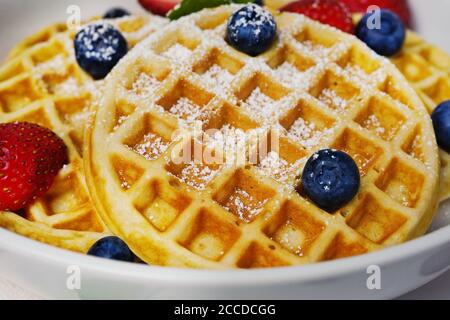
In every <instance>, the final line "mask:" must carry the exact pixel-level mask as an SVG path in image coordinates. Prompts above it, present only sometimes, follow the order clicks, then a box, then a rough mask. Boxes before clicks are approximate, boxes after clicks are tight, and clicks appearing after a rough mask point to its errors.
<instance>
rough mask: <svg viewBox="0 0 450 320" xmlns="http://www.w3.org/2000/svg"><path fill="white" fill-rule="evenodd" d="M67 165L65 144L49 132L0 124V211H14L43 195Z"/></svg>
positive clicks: (17, 124) (33, 126)
mask: <svg viewBox="0 0 450 320" xmlns="http://www.w3.org/2000/svg"><path fill="white" fill-rule="evenodd" d="M67 162H68V156H67V148H66V145H65V144H64V142H63V141H62V140H61V139H60V138H59V137H58V136H57V135H56V134H55V133H53V132H52V131H50V130H49V129H47V128H43V127H41V126H38V125H36V124H31V123H27V122H15V123H7V124H5V123H3V124H0V210H11V211H17V210H20V209H22V208H24V207H25V206H27V205H28V204H30V203H31V202H32V201H33V200H34V199H36V198H37V197H41V196H43V195H44V194H45V193H46V192H47V191H48V190H49V189H50V187H51V185H52V184H53V181H54V180H55V177H56V175H57V174H58V171H59V170H60V169H61V168H62V167H63V166H64V164H66V163H67Z"/></svg>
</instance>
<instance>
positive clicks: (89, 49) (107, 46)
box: [74, 23, 128, 80]
mask: <svg viewBox="0 0 450 320" xmlns="http://www.w3.org/2000/svg"><path fill="white" fill-rule="evenodd" d="M74 45H75V55H76V58H77V61H78V64H79V65H80V67H81V68H82V69H83V70H84V71H86V72H87V73H89V74H90V75H91V76H92V77H93V78H94V79H96V80H99V79H103V78H104V77H106V75H108V73H109V72H110V71H111V70H112V68H114V66H115V65H116V64H117V63H118V62H119V60H120V59H122V58H123V57H124V56H125V55H126V54H127V52H128V44H127V41H126V40H125V38H124V37H123V35H122V34H121V33H120V31H118V30H117V29H115V28H114V27H113V26H111V25H109V24H105V23H99V24H92V25H89V26H87V27H85V28H83V29H82V30H81V31H80V32H78V33H77V35H76V36H75V40H74Z"/></svg>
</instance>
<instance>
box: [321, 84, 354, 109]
mask: <svg viewBox="0 0 450 320" xmlns="http://www.w3.org/2000/svg"><path fill="white" fill-rule="evenodd" d="M318 98H319V100H321V101H322V102H324V103H325V104H326V105H328V106H330V107H332V108H334V109H338V110H341V111H344V110H345V109H347V107H348V101H347V100H345V99H343V98H342V97H340V96H339V95H338V94H337V93H336V91H334V90H332V89H329V88H326V89H324V90H322V92H321V94H320V95H319V97H318Z"/></svg>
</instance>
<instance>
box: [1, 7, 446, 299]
mask: <svg viewBox="0 0 450 320" xmlns="http://www.w3.org/2000/svg"><path fill="white" fill-rule="evenodd" d="M73 4H77V5H79V6H80V8H81V10H82V14H83V15H84V16H85V17H89V16H91V15H96V14H99V13H102V12H103V11H105V10H106V9H107V8H110V7H111V6H113V5H122V6H123V5H124V2H123V1H117V0H116V1H112V0H104V1H103V0H95V1H92V0H86V1H84V0H68V1H67V0H60V1H52V0H40V1H33V0H10V1H8V0H0V6H1V10H0V30H2V42H1V44H0V59H2V58H3V57H4V56H5V54H6V53H7V52H8V50H9V49H10V48H11V47H12V46H13V45H14V44H15V43H16V42H17V41H18V40H20V39H21V38H23V37H24V36H25V35H27V34H30V33H33V32H35V30H37V28H39V27H43V26H45V25H48V24H50V23H52V22H57V21H61V20H65V19H66V17H67V15H66V9H67V6H68V5H73ZM412 4H413V8H414V11H415V12H417V13H419V15H417V16H416V26H417V28H418V31H419V32H420V33H422V34H423V35H424V36H425V37H426V38H427V39H430V41H433V42H435V43H438V44H439V45H441V46H442V47H444V48H446V49H447V50H449V51H450V41H449V40H448V37H447V36H446V35H445V34H444V32H446V30H448V29H449V27H450V23H449V22H448V20H447V16H446V15H447V14H448V12H450V10H449V9H450V0H434V1H423V0H414V1H412ZM126 6H127V7H128V8H130V9H132V10H139V9H138V6H137V4H136V2H134V1H133V2H129V3H127V4H126ZM435 21H439V23H434V22H435ZM6 30H7V32H5V31H6ZM449 206H450V203H447V204H446V205H444V206H442V207H441V209H440V214H439V216H438V217H437V218H436V219H435V221H434V222H433V226H432V229H431V230H432V231H430V233H429V234H427V235H426V236H423V237H421V238H419V239H417V240H414V241H410V242H408V243H406V244H403V245H399V246H396V247H393V248H390V249H386V250H383V251H380V252H377V253H372V254H367V255H363V256H359V257H354V258H349V259H342V260H338V261H332V262H325V263H320V264H314V265H309V266H302V267H289V268H283V269H270V270H251V271H250V270H239V271H204V270H180V269H173V268H163V267H151V266H146V265H138V264H128V263H121V262H115V261H107V260H103V259H97V258H93V257H88V256H85V255H80V254H75V253H72V252H69V251H65V250H60V249H57V248H54V247H51V246H47V245H44V244H41V243H38V242H35V241H32V240H29V239H27V238H24V237H21V236H18V235H16V234H13V233H10V232H8V231H6V230H3V229H0V274H1V275H2V277H4V278H8V279H11V280H13V281H15V282H17V283H19V284H22V285H23V286H25V287H27V288H30V289H33V290H34V291H35V292H39V293H41V294H42V295H44V296H46V297H51V298H62V299H71V298H137V299H145V298H154V299H160V298H169V299H172V298H178V299H183V298H186V299H195V298H207V299H214V298H225V299H227V298H233V299H241V298H253V299H258V298H267V299H277V298H278V299H283V298H285V299H299V298H340V299H346V298H367V299H379V298H394V297H398V296H400V295H401V294H403V293H405V292H409V291H411V290H413V289H415V288H418V287H419V286H421V285H423V284H425V283H427V282H429V281H431V280H432V279H434V278H436V277H437V276H439V275H441V274H442V273H443V272H445V271H446V270H448V269H449V265H450V225H449V224H450V207H449ZM370 266H372V267H373V266H377V267H379V268H380V270H381V290H376V289H375V290H369V289H368V287H367V280H368V277H369V276H370V275H369V274H368V273H367V268H368V267H370ZM70 267H72V269H70ZM73 267H75V269H73ZM68 268H69V270H72V271H73V270H79V271H80V272H81V289H80V290H70V289H68V287H67V281H68V279H70V278H69V276H70V274H68V273H67V271H68ZM372 270H373V269H372Z"/></svg>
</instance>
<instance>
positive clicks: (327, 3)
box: [281, 0, 354, 33]
mask: <svg viewBox="0 0 450 320" xmlns="http://www.w3.org/2000/svg"><path fill="white" fill-rule="evenodd" d="M281 11H288V12H295V13H300V14H304V15H305V16H308V17H309V18H311V19H314V20H317V21H319V22H321V23H323V24H328V25H330V26H333V27H335V28H338V29H340V30H342V31H345V32H348V33H353V30H354V25H353V19H352V14H351V12H350V10H349V9H348V7H347V6H346V5H345V4H343V3H341V2H340V1H337V0H299V1H295V2H293V3H290V4H288V5H286V6H285V7H284V8H282V9H281Z"/></svg>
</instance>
